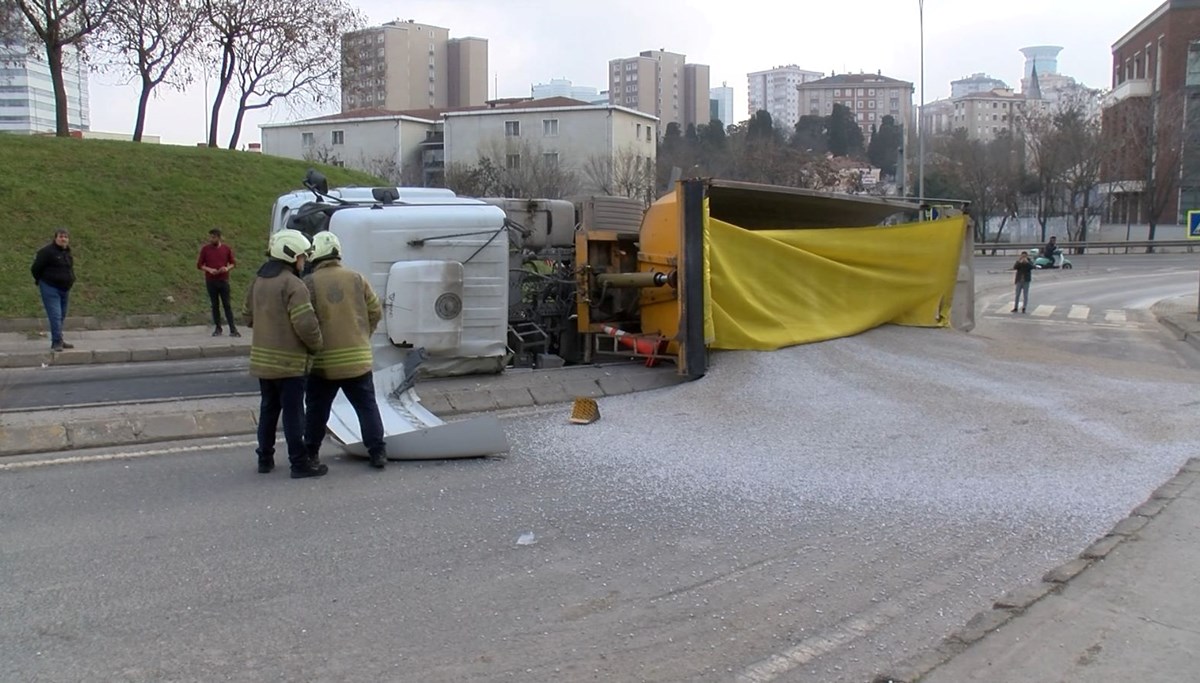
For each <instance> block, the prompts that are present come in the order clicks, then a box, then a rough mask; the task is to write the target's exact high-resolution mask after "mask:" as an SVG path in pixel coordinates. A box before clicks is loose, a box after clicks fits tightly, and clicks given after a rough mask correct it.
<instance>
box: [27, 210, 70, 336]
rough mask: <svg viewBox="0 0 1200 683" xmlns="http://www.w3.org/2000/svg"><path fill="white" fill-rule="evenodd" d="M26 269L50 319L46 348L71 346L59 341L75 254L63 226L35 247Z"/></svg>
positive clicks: (65, 312) (65, 316) (65, 313)
mask: <svg viewBox="0 0 1200 683" xmlns="http://www.w3.org/2000/svg"><path fill="white" fill-rule="evenodd" d="M29 270H30V272H31V273H32V274H33V281H34V282H35V283H36V284H37V286H38V290H39V291H40V292H41V295H42V306H43V307H45V309H46V318H47V319H48V320H49V322H50V350H51V351H62V350H63V349H73V348H75V347H74V346H73V345H71V344H68V343H67V342H65V341H63V321H64V320H66V318H67V295H68V293H69V292H70V291H71V287H72V286H73V285H74V284H75V257H74V256H72V255H71V234H70V233H69V232H67V229H66V228H59V229H58V230H55V231H54V240H53V241H51V242H50V244H47V245H46V246H44V247H42V248H41V249H39V250H38V252H37V256H35V257H34V259H33V266H31V267H30V269H29Z"/></svg>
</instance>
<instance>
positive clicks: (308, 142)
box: [300, 133, 317, 147]
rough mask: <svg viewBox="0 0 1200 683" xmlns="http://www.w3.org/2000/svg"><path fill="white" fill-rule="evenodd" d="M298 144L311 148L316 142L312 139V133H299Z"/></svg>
mask: <svg viewBox="0 0 1200 683" xmlns="http://www.w3.org/2000/svg"><path fill="white" fill-rule="evenodd" d="M300 144H301V145H304V146H305V147H312V146H313V145H315V144H317V141H316V139H315V138H313V134H312V133H301V134H300Z"/></svg>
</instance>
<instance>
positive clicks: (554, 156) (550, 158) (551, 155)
mask: <svg viewBox="0 0 1200 683" xmlns="http://www.w3.org/2000/svg"><path fill="white" fill-rule="evenodd" d="M542 161H544V162H546V164H547V165H548V166H557V165H558V152H546V153H544V154H542Z"/></svg>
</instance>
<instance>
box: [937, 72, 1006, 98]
mask: <svg viewBox="0 0 1200 683" xmlns="http://www.w3.org/2000/svg"><path fill="white" fill-rule="evenodd" d="M993 90H1008V84H1007V83H1005V82H1004V81H1002V80H1000V79H999V78H992V77H991V76H989V75H987V74H984V73H974V74H971V75H970V76H967V77H965V78H960V79H958V80H957V81H950V98H951V99H954V98H958V97H963V96H965V95H970V94H971V93H976V92H991V91H993Z"/></svg>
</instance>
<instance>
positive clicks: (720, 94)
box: [708, 81, 736, 126]
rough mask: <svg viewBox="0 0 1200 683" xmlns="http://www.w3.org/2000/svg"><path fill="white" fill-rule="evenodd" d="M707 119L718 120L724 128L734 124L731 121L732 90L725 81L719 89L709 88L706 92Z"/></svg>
mask: <svg viewBox="0 0 1200 683" xmlns="http://www.w3.org/2000/svg"><path fill="white" fill-rule="evenodd" d="M708 100H709V112H708V113H709V118H711V119H719V120H720V121H721V123H723V124H725V125H726V126H729V125H732V124H734V123H736V122H735V121H734V120H733V88H731V87H729V84H728V83H726V82H725V81H721V87H719V88H710V89H709V91H708Z"/></svg>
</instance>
